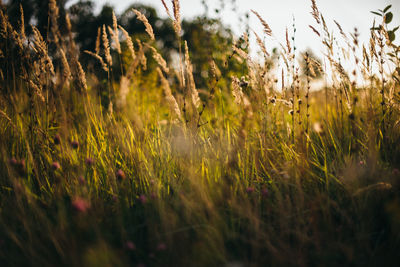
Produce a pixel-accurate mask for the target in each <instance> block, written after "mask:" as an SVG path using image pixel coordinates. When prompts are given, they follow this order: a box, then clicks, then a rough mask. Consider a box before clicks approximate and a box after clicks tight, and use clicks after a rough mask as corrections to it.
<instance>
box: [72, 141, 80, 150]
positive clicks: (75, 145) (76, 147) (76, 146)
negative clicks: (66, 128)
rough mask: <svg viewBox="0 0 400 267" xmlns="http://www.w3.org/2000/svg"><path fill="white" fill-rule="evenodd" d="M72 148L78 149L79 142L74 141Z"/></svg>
mask: <svg viewBox="0 0 400 267" xmlns="http://www.w3.org/2000/svg"><path fill="white" fill-rule="evenodd" d="M71 146H72V148H73V149H78V147H79V143H78V141H72V142H71Z"/></svg>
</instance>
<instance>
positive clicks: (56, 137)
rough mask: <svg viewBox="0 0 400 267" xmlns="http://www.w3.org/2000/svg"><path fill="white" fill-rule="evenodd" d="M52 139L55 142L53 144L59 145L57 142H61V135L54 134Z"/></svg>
mask: <svg viewBox="0 0 400 267" xmlns="http://www.w3.org/2000/svg"><path fill="white" fill-rule="evenodd" d="M53 141H54V144H55V145H59V144H60V143H61V137H60V135H58V134H56V135H55V136H54V139H53Z"/></svg>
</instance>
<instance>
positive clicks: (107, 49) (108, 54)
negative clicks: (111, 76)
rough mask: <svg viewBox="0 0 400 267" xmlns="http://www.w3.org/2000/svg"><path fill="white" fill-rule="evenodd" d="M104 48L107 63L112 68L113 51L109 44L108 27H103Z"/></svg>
mask: <svg viewBox="0 0 400 267" xmlns="http://www.w3.org/2000/svg"><path fill="white" fill-rule="evenodd" d="M102 38H103V46H104V53H105V56H106V62H107V64H108V66H112V57H111V51H110V43H109V42H108V36H107V32H106V26H105V25H103V36H102Z"/></svg>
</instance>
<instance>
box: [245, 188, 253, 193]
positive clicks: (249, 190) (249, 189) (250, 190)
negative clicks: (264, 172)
mask: <svg viewBox="0 0 400 267" xmlns="http://www.w3.org/2000/svg"><path fill="white" fill-rule="evenodd" d="M246 192H247V193H248V194H251V193H253V192H254V187H247V189H246Z"/></svg>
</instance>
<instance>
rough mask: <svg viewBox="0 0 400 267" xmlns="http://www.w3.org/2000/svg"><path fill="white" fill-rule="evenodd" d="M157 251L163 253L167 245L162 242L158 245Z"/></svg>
mask: <svg viewBox="0 0 400 267" xmlns="http://www.w3.org/2000/svg"><path fill="white" fill-rule="evenodd" d="M157 250H158V251H165V250H167V245H166V244H165V243H163V242H161V243H158V245H157Z"/></svg>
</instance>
